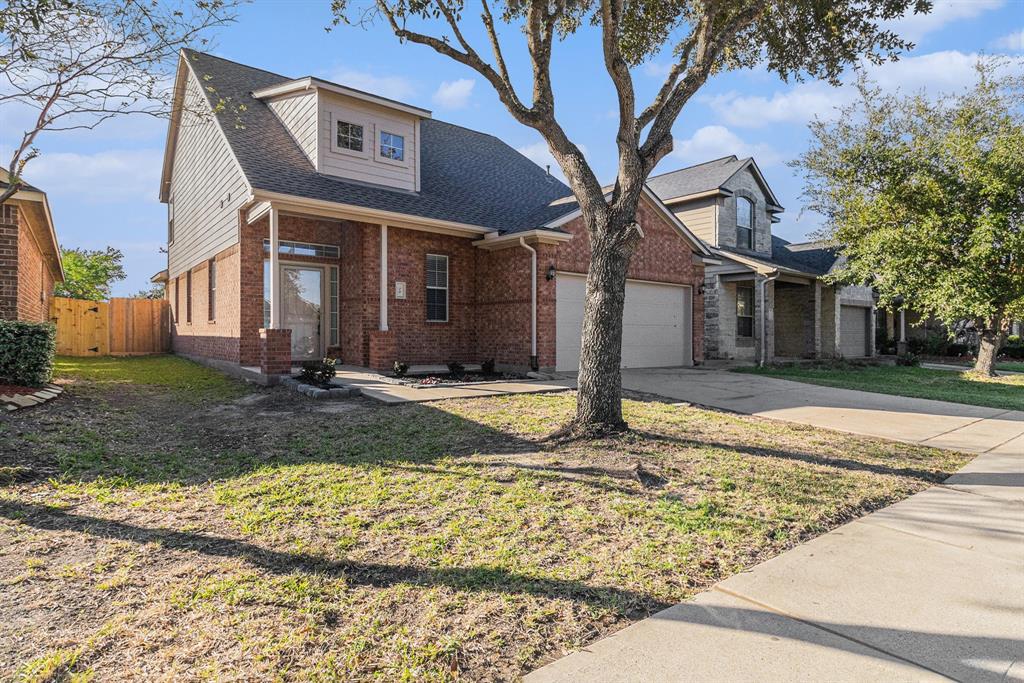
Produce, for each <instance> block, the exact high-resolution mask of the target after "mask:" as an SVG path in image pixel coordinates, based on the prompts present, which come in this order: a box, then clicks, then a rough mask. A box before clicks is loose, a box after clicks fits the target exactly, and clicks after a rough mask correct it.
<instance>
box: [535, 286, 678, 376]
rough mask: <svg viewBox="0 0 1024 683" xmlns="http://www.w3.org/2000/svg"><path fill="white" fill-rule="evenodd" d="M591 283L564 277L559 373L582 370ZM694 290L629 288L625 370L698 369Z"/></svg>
mask: <svg viewBox="0 0 1024 683" xmlns="http://www.w3.org/2000/svg"><path fill="white" fill-rule="evenodd" d="M586 288H587V280H586V277H584V276H581V275H571V274H569V273H559V274H558V277H557V280H556V281H555V290H556V295H555V301H556V307H557V308H556V320H557V322H556V324H557V328H556V333H555V368H556V369H557V370H562V371H574V370H577V369H578V368H579V364H580V338H581V335H582V331H583V302H584V299H585V294H586ZM691 316H692V308H691V305H690V288H689V287H683V286H679V285H662V284H654V283H650V282H634V281H628V282H626V309H625V311H624V312H623V316H622V367H624V368H661V367H676V366H680V365H692V364H693V350H692V341H693V334H692V332H691V330H692V329H693V326H692V318H691Z"/></svg>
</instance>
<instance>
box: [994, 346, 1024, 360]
mask: <svg viewBox="0 0 1024 683" xmlns="http://www.w3.org/2000/svg"><path fill="white" fill-rule="evenodd" d="M999 355H1001V356H1005V357H1007V358H1013V359H1014V360H1024V346H1004V347H1003V348H1002V349H1000V350H999Z"/></svg>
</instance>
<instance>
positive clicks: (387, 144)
mask: <svg viewBox="0 0 1024 683" xmlns="http://www.w3.org/2000/svg"><path fill="white" fill-rule="evenodd" d="M380 156H381V157H382V158H384V159H391V160H392V161H405V137H403V136H401V135H396V134H394V133H387V132H385V131H381V133H380Z"/></svg>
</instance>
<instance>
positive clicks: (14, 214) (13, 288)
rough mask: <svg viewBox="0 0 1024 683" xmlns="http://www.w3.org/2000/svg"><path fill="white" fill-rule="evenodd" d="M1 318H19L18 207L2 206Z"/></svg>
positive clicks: (0, 234) (0, 244)
mask: <svg viewBox="0 0 1024 683" xmlns="http://www.w3.org/2000/svg"><path fill="white" fill-rule="evenodd" d="M0 318H3V319H4V320H17V318H18V207H16V206H13V205H11V204H3V205H0Z"/></svg>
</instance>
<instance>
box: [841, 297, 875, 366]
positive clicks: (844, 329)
mask: <svg viewBox="0 0 1024 683" xmlns="http://www.w3.org/2000/svg"><path fill="white" fill-rule="evenodd" d="M870 312H871V309H870V308H865V307H863V306H842V307H841V308H840V311H839V322H840V326H839V348H840V350H841V351H842V353H843V357H844V358H859V357H861V356H866V355H868V333H869V330H870V326H869V324H868V315H869V314H870Z"/></svg>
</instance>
